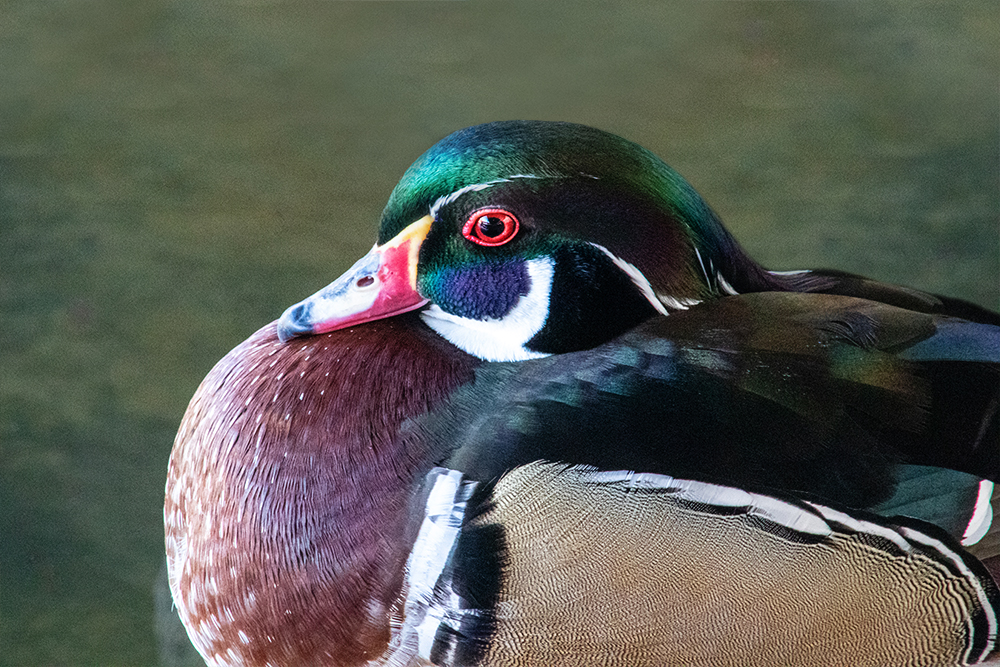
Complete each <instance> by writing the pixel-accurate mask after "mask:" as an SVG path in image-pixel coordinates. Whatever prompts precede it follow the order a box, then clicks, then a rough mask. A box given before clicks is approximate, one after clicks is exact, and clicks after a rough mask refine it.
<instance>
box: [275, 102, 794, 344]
mask: <svg viewBox="0 0 1000 667" xmlns="http://www.w3.org/2000/svg"><path fill="white" fill-rule="evenodd" d="M781 280H782V277H781V276H778V275H776V274H772V273H770V272H768V271H765V270H764V269H762V268H761V267H760V266H758V265H757V264H756V263H754V262H753V260H751V259H750V258H749V257H748V256H747V255H746V253H745V252H743V250H742V249H741V248H740V247H739V245H738V244H737V243H736V241H735V240H734V239H733V237H732V236H731V235H730V234H729V233H728V232H727V231H726V230H725V229H724V228H723V227H722V225H721V223H720V222H719V220H718V218H717V217H716V216H715V214H714V213H713V212H712V210H711V209H710V208H709V207H708V205H707V204H706V203H705V201H704V200H703V199H702V198H701V197H700V196H699V195H698V193H697V192H695V190H694V189H693V188H692V187H691V186H690V185H689V184H688V183H687V182H686V181H685V180H684V179H683V178H682V177H681V176H680V175H678V174H677V172H675V171H674V170H673V169H671V168H670V167H669V166H667V165H666V164H665V163H664V162H663V161H661V160H660V159H659V158H658V157H656V156H655V155H653V154H652V153H650V152H649V151H647V150H646V149H644V148H642V147H641V146H639V145H637V144H634V143H632V142H630V141H626V140H625V139H622V138H620V137H617V136H615V135H612V134H608V133H606V132H603V131H600V130H596V129H593V128H590V127H585V126H582V125H574V124H571V123H554V122H532V121H509V122H497V123H489V124H486V125H478V126H475V127H471V128H467V129H464V130H461V131H459V132H456V133H454V134H452V135H450V136H448V137H446V138H445V139H444V140H442V141H441V142H440V143H438V144H437V145H435V146H434V147H433V148H431V149H430V150H429V151H427V153H425V154H424V155H423V156H421V157H420V158H419V159H418V160H417V161H416V162H415V163H414V164H413V165H412V166H411V167H410V168H409V169H408V170H407V171H406V173H405V174H404V175H403V178H402V180H400V182H399V184H398V185H397V186H396V188H395V189H394V190H393V192H392V194H391V196H390V198H389V202H388V204H387V205H386V208H385V211H384V212H383V214H382V222H381V226H380V229H379V236H378V242H377V243H376V245H375V247H374V248H373V249H372V250H371V252H369V253H368V254H367V255H366V256H365V257H363V258H362V259H361V260H359V261H358V262H357V263H356V264H355V265H354V266H353V267H351V269H350V270H348V271H347V273H345V274H344V275H343V276H341V277H340V278H339V279H337V280H336V281H335V282H334V283H332V284H331V285H329V286H328V287H326V288H324V289H323V290H321V291H319V292H318V293H316V294H315V295H313V296H312V297H310V298H308V299H306V300H305V301H303V302H301V303H299V304H296V305H294V306H292V307H291V308H289V309H288V310H287V311H286V312H285V313H284V315H283V316H282V318H281V320H280V321H279V326H278V334H279V336H280V337H281V338H282V339H283V340H287V339H288V338H291V337H293V336H297V335H308V334H314V333H322V332H326V331H331V330H334V329H338V328H342V327H346V326H350V325H354V324H358V323H361V322H366V321H370V320H374V319H379V318H383V317H389V316H392V315H396V314H399V313H402V312H406V311H408V310H414V309H418V308H423V311H422V312H421V317H422V319H423V320H424V322H425V323H426V324H427V325H429V326H430V327H431V328H432V329H434V330H435V331H437V332H438V333H439V334H441V335H442V336H444V337H445V338H446V339H448V340H449V341H451V342H452V343H453V344H455V345H457V346H458V347H459V348H461V349H463V350H465V351H466V352H468V353H470V354H473V355H475V356H477V357H479V358H481V359H486V360H490V361H508V360H522V359H530V358H534V357H540V356H546V355H548V354H554V353H563V352H570V351H575V350H580V349H587V348H590V347H593V346H595V345H597V344H600V343H602V342H604V341H606V340H609V339H610V338H613V337H615V336H617V335H618V334H620V333H622V332H624V331H626V330H628V329H630V328H632V327H633V326H635V325H637V324H638V323H640V322H642V321H644V320H646V319H649V318H650V317H654V316H656V315H657V314H667V313H668V312H669V311H671V310H682V309H685V308H687V307H688V306H690V305H692V304H694V303H698V302H700V301H703V300H705V299H707V298H711V297H713V296H716V295H719V294H724V293H736V292H737V291H740V292H743V291H758V290H763V289H774V288H776V285H779V284H780V282H781Z"/></svg>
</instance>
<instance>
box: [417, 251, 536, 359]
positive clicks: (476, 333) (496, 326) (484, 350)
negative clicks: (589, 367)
mask: <svg viewBox="0 0 1000 667" xmlns="http://www.w3.org/2000/svg"><path fill="white" fill-rule="evenodd" d="M526 264H527V269H528V277H529V278H530V280H531V287H530V288H529V289H528V293H527V294H526V295H524V296H522V297H521V298H520V299H519V300H518V302H517V305H515V306H514V307H513V308H512V309H511V311H510V312H509V313H507V315H506V316H504V317H502V318H499V319H493V318H489V319H485V320H474V319H472V318H468V317H459V316H457V315H452V314H451V313H447V312H445V311H444V310H442V309H441V308H440V307H439V306H436V305H434V304H431V306H429V307H428V308H425V309H424V310H423V311H422V312H421V313H420V319H422V320H423V321H424V323H425V324H426V325H427V326H429V327H430V328H431V329H434V331H436V332H438V333H439V334H440V335H442V336H444V338H445V339H447V340H448V341H449V342H450V343H452V344H453V345H455V346H457V347H459V348H461V349H462V350H465V351H466V352H468V353H469V354H471V355H473V356H475V357H479V358H480V359H483V360H484V361H524V360H525V359H538V358H540V357H547V356H549V355H548V354H546V353H544V352H535V351H533V350H528V349H526V348H525V347H524V345H525V344H526V343H527V342H528V341H529V340H531V339H532V338H534V337H535V335H536V334H537V333H538V332H539V331H541V330H542V327H543V326H545V320H546V319H547V318H548V316H549V296H550V294H551V292H552V276H553V275H554V274H555V262H554V261H553V260H552V258H550V257H542V258H539V259H531V260H528V261H527V262H526Z"/></svg>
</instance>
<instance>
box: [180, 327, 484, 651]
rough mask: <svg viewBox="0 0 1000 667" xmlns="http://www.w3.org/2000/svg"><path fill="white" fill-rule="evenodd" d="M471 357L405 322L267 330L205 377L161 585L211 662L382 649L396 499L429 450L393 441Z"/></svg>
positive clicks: (400, 542)
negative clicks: (304, 334) (294, 335)
mask: <svg viewBox="0 0 1000 667" xmlns="http://www.w3.org/2000/svg"><path fill="white" fill-rule="evenodd" d="M476 363H477V361H476V360H475V359H474V358H472V357H469V356H467V355H465V354H464V353H461V352H459V351H458V350H456V349H455V348H453V347H451V346H449V345H447V343H444V342H443V341H442V340H441V339H440V338H438V337H437V336H436V335H434V334H433V333H432V332H430V331H429V330H427V329H426V328H425V327H423V326H422V325H420V324H419V323H418V322H417V321H416V319H415V316H409V317H398V318H393V319H391V320H381V321H378V322H373V323H370V324H366V325H364V326H362V327H356V328H354V329H348V330H345V331H337V332H333V333H329V334H324V335H320V336H313V337H309V338H299V339H294V340H292V341H289V342H288V343H280V342H279V341H278V339H277V337H276V335H275V329H274V325H273V324H270V325H268V326H266V327H264V328H263V329H261V330H260V331H258V332H256V333H255V334H254V335H252V336H251V337H250V338H249V339H248V340H247V341H245V342H244V343H242V344H241V345H240V346H238V347H237V348H236V349H234V350H233V351H232V352H230V353H229V354H228V355H227V356H226V357H225V358H224V359H222V360H221V361H220V362H219V363H218V364H217V365H216V366H215V368H213V369H212V371H211V372H210V373H209V374H208V376H207V377H206V378H205V380H204V381H203V382H202V384H201V386H200V387H199V388H198V391H197V392H196V393H195V396H194V398H193V399H192V400H191V403H190V405H189V406H188V409H187V412H186V414H185V416H184V419H183V422H182V423H181V427H180V431H179V432H178V434H177V439H176V441H175V443H174V449H173V452H172V454H171V457H170V465H169V471H168V477H167V488H166V504H165V507H164V519H165V523H166V545H167V560H168V570H169V573H170V584H171V590H172V592H173V595H174V600H175V602H176V604H177V608H178V611H179V613H180V615H181V619H182V620H183V622H184V624H185V626H186V627H187V628H188V632H189V634H190V636H191V638H192V641H193V642H194V643H195V645H196V646H197V647H198V648H199V650H200V651H201V652H202V654H203V655H204V656H205V657H206V658H207V659H208V660H209V663H210V664H222V665H230V664H233V665H236V664H240V665H265V664H295V665H307V664H308V665H353V664H359V663H363V662H365V661H366V660H369V659H372V658H375V657H377V656H378V655H380V654H382V652H383V651H384V650H385V648H386V644H387V642H388V641H389V631H390V627H389V617H390V611H391V607H392V605H393V603H394V602H395V601H396V597H397V594H398V592H399V587H400V583H401V577H402V572H403V566H404V564H405V561H406V557H407V554H408V550H409V544H408V543H407V540H406V539H405V532H406V529H407V523H406V515H407V503H408V501H409V499H410V494H411V493H412V489H413V487H414V485H415V484H416V483H417V481H418V480H419V479H422V477H423V475H424V474H425V473H426V472H427V470H428V469H429V468H430V467H432V465H433V462H434V461H433V459H434V458H435V456H436V455H437V454H436V453H434V452H430V451H428V450H427V449H426V447H425V446H423V445H417V444H414V443H412V442H410V443H404V442H402V440H401V439H399V438H397V437H396V435H397V432H398V430H399V427H400V425H401V424H402V422H403V421H404V420H405V419H407V418H409V417H412V416H415V415H419V414H421V413H423V412H425V411H427V410H428V409H429V408H431V407H432V406H434V405H435V404H436V403H438V402H440V401H441V400H442V399H443V398H444V397H446V396H447V395H448V394H449V393H450V392H451V391H452V390H453V389H454V388H455V387H457V386H458V385H460V384H462V383H464V382H466V381H468V380H470V379H471V378H472V374H473V370H474V367H475V365H476Z"/></svg>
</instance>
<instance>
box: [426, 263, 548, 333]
mask: <svg viewBox="0 0 1000 667" xmlns="http://www.w3.org/2000/svg"><path fill="white" fill-rule="evenodd" d="M429 282H430V283H431V284H430V289H429V290H428V294H427V297H428V298H429V299H430V300H431V301H433V302H434V303H435V304H437V305H438V306H439V307H440V308H441V309H442V310H444V311H445V312H447V313H451V314H452V315H457V316H459V317H468V318H471V319H474V320H485V319H501V318H502V317H504V316H505V315H507V313H509V312H510V311H511V310H512V309H513V308H514V306H516V305H517V302H518V301H519V300H520V298H521V297H522V296H525V295H526V294H527V293H528V290H530V289H531V278H530V277H529V276H528V268H527V265H526V264H525V263H524V262H523V261H518V260H512V261H507V262H498V263H487V264H479V265H472V266H463V267H462V268H459V269H450V268H449V269H441V270H440V271H436V272H435V273H434V274H433V277H432V278H431V280H430V281H429Z"/></svg>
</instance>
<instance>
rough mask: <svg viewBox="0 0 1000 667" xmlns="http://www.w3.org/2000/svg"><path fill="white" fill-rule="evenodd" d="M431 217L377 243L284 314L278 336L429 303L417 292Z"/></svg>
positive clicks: (340, 326) (282, 337) (366, 319)
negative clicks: (423, 244) (389, 238)
mask: <svg viewBox="0 0 1000 667" xmlns="http://www.w3.org/2000/svg"><path fill="white" fill-rule="evenodd" d="M432 221H433V219H432V218H431V216H429V215H427V216H424V217H423V218H421V219H420V220H417V221H416V222H414V223H413V224H411V225H410V226H408V227H407V228H406V229H404V230H403V231H401V232H400V233H399V234H397V235H396V236H395V237H394V238H393V239H391V240H390V241H387V242H386V243H383V244H382V245H376V246H375V247H374V248H372V249H371V251H370V252H369V253H368V254H367V255H365V256H364V257H362V258H361V259H359V260H358V261H357V262H356V263H355V264H354V266H352V267H351V268H350V269H348V270H347V272H346V273H345V274H344V275H342V276H340V277H339V278H337V279H336V280H335V281H333V282H332V283H330V284H329V285H327V286H326V287H324V288H323V289H321V290H320V291H318V292H316V293H315V294H313V295H312V296H311V297H309V298H308V299H306V300H304V301H300V302H299V303H297V304H295V305H294V306H292V307H291V308H289V309H288V310H286V311H285V312H284V313H283V314H282V315H281V318H280V319H279V320H278V338H279V339H280V340H281V341H282V342H284V341H287V340H289V339H290V338H294V337H296V336H308V335H311V334H320V333H326V332H327V331H335V330H337V329H344V328H346V327H349V326H353V325H355V324H362V323H363V322H370V321H372V320H379V319H382V318H384V317H392V316H393V315H399V314H400V313H405V312H407V311H410V310H415V309H417V308H420V307H422V306H423V305H424V304H426V303H427V299H425V298H423V297H422V296H420V294H419V293H418V292H417V259H418V256H419V254H420V244H421V243H423V241H424V238H426V237H427V232H428V230H429V229H430V227H431V222H432Z"/></svg>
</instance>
